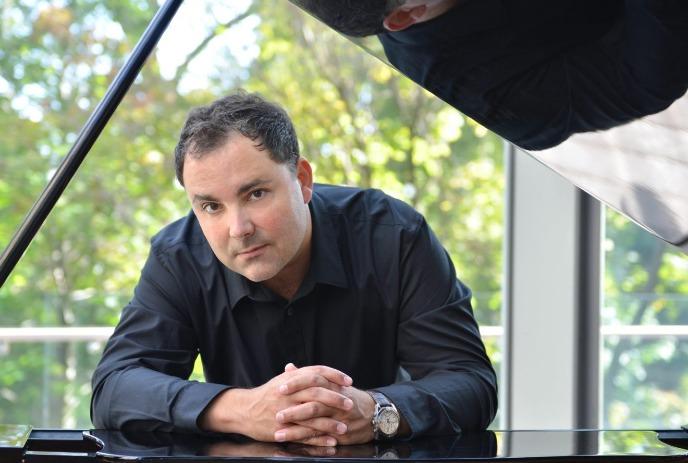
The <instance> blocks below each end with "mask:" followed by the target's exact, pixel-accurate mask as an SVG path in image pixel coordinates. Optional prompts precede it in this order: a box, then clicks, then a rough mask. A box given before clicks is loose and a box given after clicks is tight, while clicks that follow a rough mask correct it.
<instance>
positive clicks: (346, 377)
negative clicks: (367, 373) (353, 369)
mask: <svg viewBox="0 0 688 463" xmlns="http://www.w3.org/2000/svg"><path fill="white" fill-rule="evenodd" d="M344 382H345V383H346V384H348V385H349V386H351V385H352V384H353V382H354V380H353V379H351V376H344Z"/></svg>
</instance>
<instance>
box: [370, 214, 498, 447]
mask: <svg viewBox="0 0 688 463" xmlns="http://www.w3.org/2000/svg"><path fill="white" fill-rule="evenodd" d="M403 252H404V254H405V255H404V256H403V259H402V261H401V275H400V278H401V291H402V295H401V296H402V306H401V312H400V321H399V326H398V333H397V357H398V359H399V363H400V365H401V366H402V367H403V368H404V369H405V370H406V371H407V372H408V373H409V374H410V376H411V380H410V381H405V382H401V383H396V384H392V385H389V386H385V387H380V388H376V390H377V391H379V392H382V393H383V394H384V395H385V396H387V397H388V398H389V399H390V401H392V402H393V403H394V404H395V405H396V407H397V409H398V410H399V412H400V413H401V415H402V416H403V417H404V418H405V419H406V421H407V422H408V424H409V426H410V428H411V431H412V435H411V437H417V436H420V435H442V434H453V433H458V432H462V431H464V432H465V431H476V430H483V429H485V428H487V426H488V425H489V424H490V422H491V421H492V419H493V418H494V416H495V413H496V411H497V378H496V375H495V372H494V369H493V368H492V365H491V363H490V360H489V358H488V356H487V353H486V352H485V347H484V345H483V342H482V340H481V338H480V332H479V330H478V324H477V322H476V320H475V318H474V316H473V311H472V309H471V303H470V299H471V292H470V290H469V289H468V288H467V287H466V286H464V285H463V284H462V283H461V282H460V281H459V280H458V279H457V278H456V273H455V270H454V266H453V264H452V262H451V259H450V258H449V255H448V254H447V252H446V251H445V250H444V248H443V247H442V245H441V244H440V243H439V241H438V239H437V238H436V237H435V235H434V233H433V232H432V230H431V229H430V228H429V226H428V225H427V224H426V223H425V221H423V222H422V225H421V227H420V229H419V231H418V233H417V235H416V236H415V238H414V239H412V241H411V242H410V243H409V244H408V246H407V249H404V250H403Z"/></svg>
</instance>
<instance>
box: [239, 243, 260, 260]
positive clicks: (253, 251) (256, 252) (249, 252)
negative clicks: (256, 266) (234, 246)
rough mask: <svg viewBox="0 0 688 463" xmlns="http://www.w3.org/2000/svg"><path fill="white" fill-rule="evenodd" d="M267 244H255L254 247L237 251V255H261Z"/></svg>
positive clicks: (248, 256)
mask: <svg viewBox="0 0 688 463" xmlns="http://www.w3.org/2000/svg"><path fill="white" fill-rule="evenodd" d="M266 246H267V244H261V245H260V246H253V247H252V248H248V249H246V250H245V251H241V252H238V253H237V257H247V258H250V257H255V256H257V255H259V254H260V253H261V252H262V251H263V249H264V248H265V247H266Z"/></svg>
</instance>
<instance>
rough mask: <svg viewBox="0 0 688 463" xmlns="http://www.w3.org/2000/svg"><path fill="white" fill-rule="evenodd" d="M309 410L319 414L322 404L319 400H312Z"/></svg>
mask: <svg viewBox="0 0 688 463" xmlns="http://www.w3.org/2000/svg"><path fill="white" fill-rule="evenodd" d="M309 411H310V412H311V413H312V414H313V415H317V414H318V413H319V412H320V405H319V404H318V403H317V402H311V404H310V410H309Z"/></svg>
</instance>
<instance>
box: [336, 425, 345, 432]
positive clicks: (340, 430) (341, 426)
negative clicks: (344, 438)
mask: <svg viewBox="0 0 688 463" xmlns="http://www.w3.org/2000/svg"><path fill="white" fill-rule="evenodd" d="M337 432H338V433H339V434H344V433H345V432H346V425H345V424H344V423H339V424H338V425H337Z"/></svg>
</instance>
